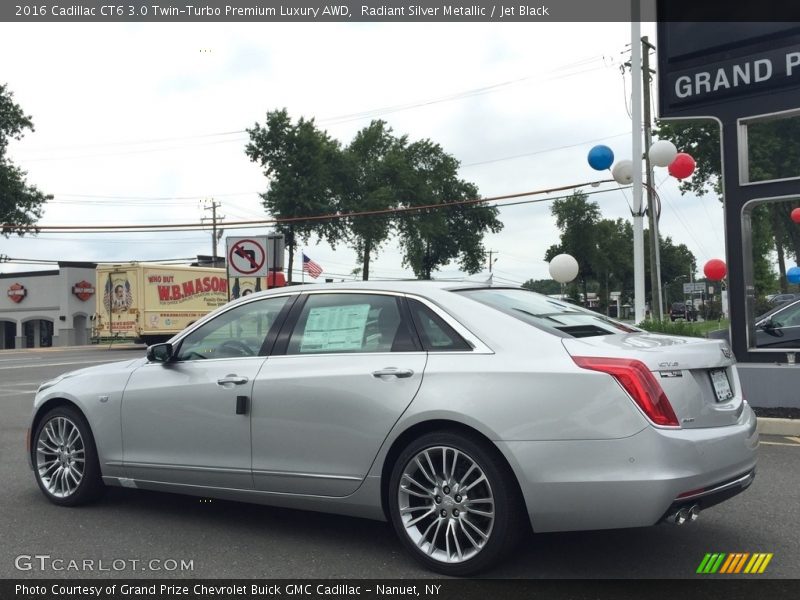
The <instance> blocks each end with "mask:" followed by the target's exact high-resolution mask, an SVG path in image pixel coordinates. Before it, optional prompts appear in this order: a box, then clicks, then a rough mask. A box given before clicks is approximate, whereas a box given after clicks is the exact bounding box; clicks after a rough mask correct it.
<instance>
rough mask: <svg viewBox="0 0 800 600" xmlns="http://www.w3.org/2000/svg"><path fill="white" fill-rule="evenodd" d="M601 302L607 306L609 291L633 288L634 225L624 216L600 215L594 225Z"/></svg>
mask: <svg viewBox="0 0 800 600" xmlns="http://www.w3.org/2000/svg"><path fill="white" fill-rule="evenodd" d="M595 234H596V240H597V241H596V243H597V254H596V256H595V258H594V267H593V271H594V272H595V273H596V275H597V282H598V285H599V290H600V305H601V307H602V308H605V309H607V308H608V305H609V297H610V294H611V292H612V291H620V292H624V291H625V290H630V289H633V226H632V225H631V224H630V222H629V221H626V220H624V219H616V220H611V219H603V220H601V221H599V222H598V223H597V226H596V227H595Z"/></svg>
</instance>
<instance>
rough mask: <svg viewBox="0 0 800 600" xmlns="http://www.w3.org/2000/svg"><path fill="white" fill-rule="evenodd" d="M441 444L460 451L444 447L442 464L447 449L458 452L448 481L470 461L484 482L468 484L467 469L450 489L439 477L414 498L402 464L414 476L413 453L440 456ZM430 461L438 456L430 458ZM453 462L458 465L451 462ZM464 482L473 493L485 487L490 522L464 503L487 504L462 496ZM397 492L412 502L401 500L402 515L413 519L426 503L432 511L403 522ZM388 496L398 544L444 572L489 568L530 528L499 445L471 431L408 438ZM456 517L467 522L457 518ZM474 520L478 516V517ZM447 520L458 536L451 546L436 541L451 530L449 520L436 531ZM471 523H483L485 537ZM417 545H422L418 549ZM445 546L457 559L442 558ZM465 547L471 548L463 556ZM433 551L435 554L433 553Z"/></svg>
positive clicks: (452, 573) (482, 492) (461, 573)
mask: <svg viewBox="0 0 800 600" xmlns="http://www.w3.org/2000/svg"><path fill="white" fill-rule="evenodd" d="M443 448H444V449H449V450H450V451H453V450H458V452H459V453H460V456H459V455H456V454H455V452H452V454H450V453H448V452H447V451H445V453H444V458H445V461H444V462H445V464H447V459H448V457H449V456H450V455H452V456H453V457H457V456H458V458H456V460H455V462H454V463H453V466H452V472H453V473H457V474H459V476H458V477H452V478H451V480H452V481H454V482H458V481H459V477H462V476H463V475H464V473H465V472H467V471H468V467H469V465H470V462H469V461H472V462H473V463H474V464H475V465H476V466H477V467H478V469H480V470H481V471H482V472H483V475H485V477H486V483H481V482H478V483H477V484H476V485H474V486H473V485H470V484H472V483H473V482H474V479H473V478H474V477H475V474H472V475H468V476H466V477H463V478H462V479H460V483H455V485H454V488H453V489H452V490H450V489H449V488H448V487H445V486H444V483H445V482H444V481H441V482H440V483H439V484H437V487H436V491H435V492H431V493H430V495H429V496H428V497H426V498H424V499H422V500H420V499H418V498H417V496H416V495H409V494H407V493H405V492H402V489H401V483H402V482H403V481H407V479H404V473H405V472H406V471H407V470H408V469H412V470H415V469H416V470H417V474H415V476H417V475H418V474H419V473H422V471H419V470H418V469H417V466H416V463H415V461H414V459H415V457H417V456H418V455H419V454H420V453H421V452H423V451H426V450H427V451H428V452H429V453H430V454H431V455H432V456H434V457H438V458H440V459H441V458H442V449H443ZM437 453H438V454H437ZM433 461H434V462H438V461H437V460H436V458H434V459H433ZM459 461H460V462H459ZM456 463H457V464H458V466H456ZM433 475H434V480H437V481H438V480H440V479H443V478H442V477H437V475H436V474H433ZM426 483H428V482H426ZM459 485H461V487H462V489H465V490H467V491H466V492H465V494H464V497H463V498H462V497H461V496H459V495H458V494H457V487H458V486H459ZM407 486H408V483H406V487H405V488H403V489H408V487H407ZM470 488H472V490H476V491H475V495H477V496H482V495H485V494H486V491H487V490H488V491H489V494H490V497H492V498H493V500H494V505H493V521H492V522H491V524H490V525H486V523H488V522H489V519H488V518H485V517H483V516H480V515H481V514H482V513H475V511H474V510H472V509H470V508H467V506H468V505H471V506H472V507H473V508H474V507H475V506H477V507H478V508H481V507H482V508H484V509H486V507H487V506H488V503H480V502H478V498H475V497H474V496H473V499H470V500H469V501H468V500H466V497H467V495H468V494H469V493H470ZM482 488H483V489H482ZM411 489H416V490H418V488H413V487H412V488H411ZM401 493H402V494H403V495H404V500H403V502H414V503H417V506H414V507H410V506H406V507H405V508H404V511H405V513H406V515H409V513H410V514H411V515H413V516H406V517H405V518H407V519H411V520H418V519H417V515H420V514H421V513H420V512H412V511H426V509H428V508H429V509H431V510H433V511H434V512H433V514H431V515H430V516H428V517H425V518H424V519H423V520H421V521H419V522H420V524H419V526H417V524H413V525H410V526H408V525H409V524H406V523H404V521H403V518H404V517H403V515H402V513H401V508H402V507H401V498H400V496H401ZM434 493H436V495H435V496H434V495H433V494H434ZM459 498H462V499H463V500H464V502H463V504H458V503H457V502H461V500H459ZM406 499H407V500H406ZM437 499H438V500H437ZM388 500H389V515H390V518H391V521H392V525H393V526H394V529H395V532H396V533H397V535H398V537H399V538H400V541H401V543H402V544H403V546H405V548H406V550H408V551H409V552H410V553H411V555H412V556H413V557H414V558H415V559H416V560H418V561H419V562H420V563H422V565H424V566H425V567H426V568H428V569H430V570H432V571H436V572H438V573H442V574H444V575H450V576H455V577H465V576H470V575H474V574H476V573H479V572H481V571H485V570H486V569H489V568H491V567H492V566H494V565H496V564H497V563H498V562H500V561H501V560H502V559H503V558H504V557H505V556H506V555H507V554H508V553H510V552H511V551H512V550H513V549H514V548H515V547H516V545H517V543H518V542H519V540H520V537H521V534H522V533H523V532H529V531H530V530H529V524H528V521H527V515H526V511H525V503H524V501H523V500H522V498H521V496H520V492H519V488H518V486H517V483H516V481H515V480H514V475H513V473H512V472H511V469H510V468H509V467H508V465H507V463H506V462H505V460H504V459H503V457H502V456H501V455H500V453H499V451H498V450H497V449H496V448H494V447H492V446H491V445H490V444H489V443H487V442H485V441H484V440H481V439H479V438H477V436H475V437H473V436H469V435H465V434H463V433H461V432H455V431H440V432H432V433H428V434H425V435H423V436H421V437H419V438H417V439H416V440H414V441H413V442H411V443H410V444H409V445H408V446H407V447H406V448H405V449H404V450H403V452H402V453H401V454H400V456H399V457H398V458H397V461H396V462H395V464H394V466H393V468H392V473H391V477H390V479H389V492H388ZM459 506H461V507H462V508H461V511H459V510H458V507H459ZM447 511H450V512H449V513H448V515H447V516H445V515H444V514H443V513H446V512H447ZM469 513H473V514H469ZM476 515H477V516H476ZM440 516H441V517H442V518H440ZM461 520H463V521H464V523H466V524H467V525H464V523H461V522H460V521H461ZM480 520H483V523H481V521H480ZM440 522H441V523H440ZM449 522H452V527H453V533H452V535H453V536H457V537H460V539H461V540H462V542H461V544H458V542H457V539H454V541H453V545H452V547H451V546H445V548H442V547H441V546H443V545H444V544H445V542H444V539H447V540H448V543H449V538H448V537H447V536H449V535H450V531H451V530H450V529H449V527H450V525H449V524H448V525H446V526H445V529H446V530H445V533H444V539H443V536H442V535H440V527H441V525H442V524H445V523H449ZM471 523H477V525H478V529H483V531H484V533H487V535H486V538H485V540H482V539H481V538H480V537H479V535H478V534H477V533H476V530H475V529H474V526H473V525H471ZM459 526H460V530H459ZM471 528H472V529H471ZM423 530H424V534H423ZM430 531H433V535H432V537H431V538H430V541H429V542H428V541H427V540H428V537H429V535H430V534H429V532H430ZM465 532H466V533H470V532H472V536H470V537H472V538H473V542H472V547H470V540H469V539H468V538H467V537H466V536H465ZM412 535H413V536H417V537H418V538H419V539H418V540H417V541H416V542H415V541H414V540H412ZM475 538H477V540H478V541H480V542H482V545H481V546H480V548H478V546H477V545H476V544H475V543H474V539H475ZM420 540H421V541H420ZM426 544H427V545H426ZM456 545H458V546H459V555H460V554H461V550H462V549H463V550H464V557H463V559H461V558H459V557H458V556H457V555H455V553H454V552H453V550H452V549H453V548H454V547H455V546H456ZM462 546H463V548H462ZM423 547H424V548H426V549H425V550H423ZM446 548H450V551H451V553H452V554H453V558H454V559H458V560H459V562H445V560H446V559H445V558H444V556H446V555H447V552H446V551H445V549H446ZM469 553H474V554H473V555H472V556H468V554H469ZM442 554H444V556H442ZM436 555H438V558H437V557H436Z"/></svg>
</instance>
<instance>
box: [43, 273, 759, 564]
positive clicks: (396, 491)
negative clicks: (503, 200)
mask: <svg viewBox="0 0 800 600" xmlns="http://www.w3.org/2000/svg"><path fill="white" fill-rule="evenodd" d="M98 399H99V400H98ZM28 444H29V445H28V456H29V458H30V461H31V465H32V467H33V470H34V475H35V478H36V482H37V484H38V486H39V488H40V489H41V491H42V493H43V494H44V496H45V497H46V498H47V499H48V500H50V501H51V502H53V503H54V504H58V505H63V506H73V505H78V504H84V503H86V502H88V501H90V500H92V499H94V498H95V497H97V495H98V494H99V493H100V492H101V490H102V488H103V486H104V485H112V486H122V487H125V488H141V489H150V490H160V491H167V492H177V493H184V494H194V495H199V496H205V497H214V498H225V499H228V500H239V501H245V502H256V503H261V504H270V505H277V506H284V507H292V508H298V509H310V510H318V511H326V512H332V513H340V514H346V515H351V516H359V517H365V518H371V519H380V520H387V521H389V522H390V523H391V524H392V525H393V527H394V529H395V531H396V533H397V535H398V537H399V538H400V540H401V543H402V544H403V546H405V548H406V549H407V550H408V551H409V552H410V553H411V554H412V555H413V556H414V557H415V558H416V559H417V560H419V561H420V562H421V563H422V564H423V565H425V566H426V567H428V568H430V569H433V570H435V571H438V572H440V573H444V574H447V575H456V576H464V575H471V574H474V573H476V572H478V571H481V570H484V569H486V568H488V567H490V566H491V565H493V564H495V563H497V562H498V561H499V560H500V559H501V558H502V557H503V556H504V555H506V554H508V553H509V552H510V551H511V550H512V548H513V547H514V544H515V542H517V541H520V540H521V539H522V537H523V536H524V535H526V534H527V533H528V532H529V531H530V529H531V528H532V529H533V531H534V532H537V533H539V532H548V531H569V530H586V529H609V528H619V527H641V526H648V525H654V524H656V523H659V522H663V521H667V522H671V523H675V524H678V525H681V524H683V523H686V522H690V521H693V520H695V519H696V518H697V517H698V515H699V513H700V510H701V509H706V508H709V507H711V506H714V505H715V504H718V503H720V502H723V501H724V500H727V499H728V498H730V497H732V496H734V495H736V494H738V493H739V492H741V491H743V490H744V489H746V488H747V487H748V486H749V485H750V484H751V482H752V481H753V478H754V477H755V466H756V449H757V446H758V433H757V430H756V418H755V415H754V413H753V411H752V409H751V408H750V406H749V405H748V404H747V402H746V401H745V399H744V398H743V396H742V389H741V384H740V382H739V375H738V372H737V369H736V365H735V359H734V358H733V355H732V353H731V351H730V349H729V347H728V345H727V344H726V343H725V342H722V341H719V340H706V339H701V338H688V337H677V336H666V335H659V334H652V333H648V332H646V331H642V330H640V329H637V328H635V327H631V326H628V325H625V324H623V323H619V322H616V321H613V320H611V319H608V318H606V317H604V316H602V315H599V314H597V313H595V312H592V311H589V310H586V309H584V308H580V307H577V306H573V305H570V304H567V303H564V302H560V301H558V300H553V299H551V298H548V297H546V296H542V295H540V294H537V293H534V292H529V291H527V290H523V289H519V288H502V287H499V288H498V287H491V286H486V285H475V284H454V283H447V282H419V281H414V282H372V281H370V282H366V281H365V282H361V283H351V284H318V285H308V286H297V287H290V288H278V289H274V290H269V291H267V292H259V293H253V294H249V295H247V296H245V297H242V298H240V299H239V300H235V301H233V302H230V303H228V304H225V305H224V306H222V307H221V308H219V309H217V310H216V311H214V312H213V313H211V314H209V315H208V316H206V317H205V318H203V319H201V320H200V321H198V322H196V323H194V324H192V325H189V326H188V327H187V328H186V329H185V330H184V331H182V332H180V333H179V334H177V335H176V336H175V337H173V338H172V339H171V340H170V341H169V342H168V343H162V344H156V345H153V346H151V347H150V348H148V350H147V355H146V357H142V358H138V359H134V360H128V361H125V362H119V363H114V364H109V365H102V366H97V367H90V368H87V369H82V370H80V371H74V372H71V373H66V374H64V375H60V376H58V377H56V378H55V379H52V380H50V381H47V382H45V383H43V384H42V385H41V386H40V387H39V390H38V392H37V394H36V397H35V399H34V403H33V415H32V420H31V424H30V431H29V436H28ZM82 514H83V515H84V517H86V518H87V519H89V518H90V513H82ZM724 515H725V513H724V511H722V512H721V513H720V514H719V516H718V517H717V518H721V519H724V518H725V516H724ZM98 516H100V515H98ZM145 518H146V517H145Z"/></svg>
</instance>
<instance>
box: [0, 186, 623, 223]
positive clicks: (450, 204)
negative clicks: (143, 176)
mask: <svg viewBox="0 0 800 600" xmlns="http://www.w3.org/2000/svg"><path fill="white" fill-rule="evenodd" d="M611 181H612V180H611V179H604V180H600V181H594V182H583V183H578V184H570V185H564V186H558V187H553V188H548V189H542V190H533V191H528V192H520V193H515V194H506V195H502V196H492V197H488V198H473V199H469V200H457V201H454V202H444V203H439V204H426V205H422V206H405V207H400V208H389V209H383V210H371V211H357V212H349V213H331V214H323V215H310V216H303V217H284V218H272V219H258V220H252V221H231V222H229V223H226V225H225V226H226V228H227V229H243V228H248V227H254V226H262V225H275V224H278V223H297V222H308V221H325V220H332V219H346V218H352V217H364V216H377V215H391V214H403V213H411V212H416V211H421V210H439V209H442V208H451V207H454V206H469V205H474V204H482V203H486V202H501V201H504V200H510V199H514V198H522V197H525V196H534V195H539V194H549V193H552V192H559V191H564V190H569V189H575V188H579V187H587V186H597V185H599V184H601V183H610V182H611ZM601 191H602V192H607V191H610V190H601ZM591 193H592V192H587V195H589V194H591ZM594 193H598V192H594ZM550 200H553V198H545V199H543V200H542V201H550ZM528 202H532V201H528ZM514 204H515V203H508V204H503V205H499V207H502V206H513V205H514ZM0 227H2V225H0ZM9 227H11V226H10V225H9ZM203 227H204V225H203V224H202V223H171V224H154V225H124V224H114V225H39V226H31V227H27V228H23V229H24V231H30V232H36V231H50V232H70V233H116V232H118V231H129V232H132V231H137V232H140V231H196V230H197V229H198V228H199V229H202V228H203Z"/></svg>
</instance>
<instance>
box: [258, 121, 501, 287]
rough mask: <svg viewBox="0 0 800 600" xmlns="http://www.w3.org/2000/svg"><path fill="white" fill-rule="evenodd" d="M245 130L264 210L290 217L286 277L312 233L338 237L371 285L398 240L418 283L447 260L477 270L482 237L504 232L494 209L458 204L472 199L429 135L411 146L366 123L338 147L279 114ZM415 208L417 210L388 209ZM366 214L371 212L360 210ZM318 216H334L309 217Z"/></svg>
mask: <svg viewBox="0 0 800 600" xmlns="http://www.w3.org/2000/svg"><path fill="white" fill-rule="evenodd" d="M248 133H249V134H250V143H249V144H247V147H246V153H247V155H248V156H249V157H250V159H251V160H253V161H255V162H258V163H259V164H260V165H261V166H262V167H263V169H264V174H265V175H266V176H267V177H268V178H269V180H270V184H269V189H268V191H267V192H266V193H264V194H262V199H263V201H264V207H265V208H266V209H267V210H268V211H269V212H270V213H271V214H272V215H273V216H274V217H276V218H279V219H286V218H289V219H291V221H289V222H285V223H281V224H280V225H279V227H278V229H279V230H280V231H282V232H283V233H284V234H285V235H286V240H287V245H289V246H290V264H289V268H290V271H291V255H292V254H291V249H292V248H293V247H294V245H295V244H296V239H302V240H304V241H307V240H308V239H309V237H310V236H312V235H315V236H317V237H318V238H319V239H324V240H326V241H328V242H329V243H330V244H331V245H334V246H335V245H336V243H338V242H341V241H345V242H346V243H347V244H348V245H349V246H351V247H352V248H353V249H354V250H355V251H356V254H357V257H358V258H357V262H358V264H359V265H360V273H361V275H362V277H363V279H365V280H366V279H369V268H370V261H371V260H372V259H373V258H375V256H377V253H378V252H379V250H380V248H381V246H382V245H383V244H384V243H385V242H386V241H387V240H388V239H389V238H390V237H391V236H392V235H396V236H397V238H398V241H399V243H400V247H401V249H402V251H403V264H404V265H406V266H408V267H410V268H411V269H412V270H413V271H414V273H415V274H416V276H417V277H419V278H423V279H430V277H431V275H432V273H433V271H436V270H437V269H439V268H440V267H442V266H443V265H445V264H447V263H449V262H450V261H453V260H456V261H458V263H459V264H460V266H461V268H462V269H463V270H464V271H466V272H468V273H475V272H477V271H479V270H480V269H481V267H482V265H483V258H484V253H485V250H484V246H483V236H484V234H485V233H486V232H487V231H492V232H497V231H500V229H501V228H502V223H501V222H500V221H499V219H498V218H497V213H498V211H497V209H496V208H494V207H489V206H486V205H485V204H484V203H482V202H476V203H471V204H467V205H460V204H456V202H458V201H460V200H477V199H479V195H478V189H477V187H476V186H475V185H474V184H472V183H469V182H467V181H464V180H462V179H460V178H459V177H458V166H459V163H458V161H457V160H456V159H455V158H453V157H452V156H451V155H449V154H447V153H446V152H445V151H444V150H443V149H442V147H441V146H439V145H438V144H435V143H434V142H432V141H430V140H427V139H425V140H420V141H417V142H413V143H409V141H408V138H407V137H406V136H400V137H398V136H396V135H395V134H394V133H393V131H392V129H391V128H390V127H388V125H387V124H386V123H385V122H384V121H373V122H372V123H370V124H369V125H368V126H367V127H365V128H364V129H362V130H360V131H359V132H358V133H357V134H356V136H355V137H354V138H353V140H352V141H351V142H350V143H349V144H348V145H347V146H346V147H344V148H342V147H341V146H340V144H339V143H338V142H336V141H335V140H333V139H331V138H330V137H329V136H328V134H327V133H326V132H324V131H321V130H319V129H317V127H316V126H315V124H314V121H313V119H312V120H304V119H300V120H299V121H298V122H297V123H292V121H291V119H290V118H289V115H288V113H287V111H286V110H285V109H283V110H277V111H273V112H269V113H267V120H266V122H265V124H264V126H261V125H259V124H258V123H256V125H255V126H254V127H253V128H252V129H249V130H248ZM414 207H421V208H420V210H419V211H416V210H410V211H404V210H401V211H399V212H398V211H396V210H395V209H409V208H414ZM423 207H424V208H423ZM364 212H376V213H378V214H373V215H360V214H358V213H364ZM351 213H356V214H353V216H347V215H348V214H351ZM325 214H330V215H335V218H330V219H323V220H319V219H308V218H307V217H313V216H317V215H325Z"/></svg>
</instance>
